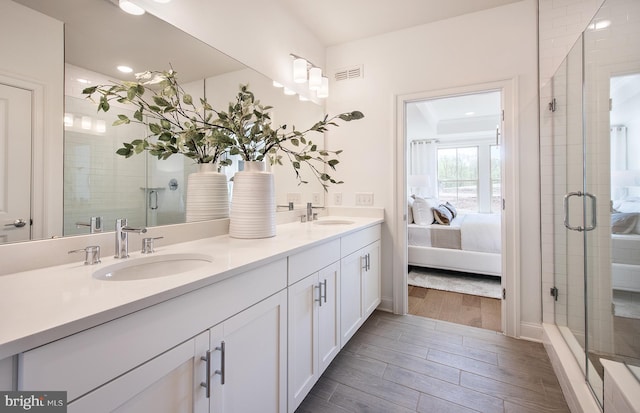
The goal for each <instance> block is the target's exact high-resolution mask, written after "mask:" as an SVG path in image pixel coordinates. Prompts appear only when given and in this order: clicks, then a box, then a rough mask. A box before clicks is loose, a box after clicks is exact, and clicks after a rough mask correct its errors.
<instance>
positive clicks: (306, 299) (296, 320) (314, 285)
mask: <svg viewBox="0 0 640 413" xmlns="http://www.w3.org/2000/svg"><path fill="white" fill-rule="evenodd" d="M321 292H322V291H321V287H320V284H319V283H318V273H315V274H313V275H310V276H308V277H307V278H304V279H302V280H300V281H298V282H297V283H295V284H293V285H291V286H289V297H288V302H289V308H288V312H289V360H288V364H289V369H288V370H289V377H288V382H289V412H293V411H295V409H296V408H297V407H298V406H299V405H300V403H301V402H302V400H304V398H305V396H306V395H307V394H308V393H309V390H311V388H312V387H313V385H314V384H315V382H316V381H317V380H318V378H319V377H320V372H319V368H318V345H317V344H318V313H319V312H318V309H319V306H318V304H319V303H320V299H321V298H320V295H321Z"/></svg>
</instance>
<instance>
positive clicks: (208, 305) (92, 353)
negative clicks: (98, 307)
mask: <svg viewBox="0 0 640 413" xmlns="http://www.w3.org/2000/svg"><path fill="white" fill-rule="evenodd" d="M286 270H287V267H286V260H284V259H283V260H279V261H276V262H272V263H269V264H266V265H264V266H263V267H261V268H259V269H256V270H251V271H247V272H245V273H242V274H239V275H236V276H233V277H230V278H228V279H226V280H224V281H220V282H218V283H215V284H212V285H209V286H207V287H204V288H201V289H199V290H196V291H193V292H190V293H188V294H184V295H181V296H179V297H176V298H173V299H171V300H168V301H165V302H163V303H160V304H157V305H155V306H152V307H148V308H145V309H144V310H141V311H138V312H135V313H133V314H130V315H128V316H125V317H121V318H119V319H116V320H113V321H110V322H108V323H105V324H102V325H99V326H96V327H93V328H90V329H88V330H85V331H82V332H80V333H77V334H74V335H72V336H69V337H65V338H63V339H61V340H58V341H55V342H53V343H49V344H47V345H44V346H42V347H38V348H36V349H33V350H30V351H27V352H25V353H22V354H21V355H20V359H19V372H18V389H19V390H61V391H67V398H68V400H69V401H73V400H75V399H76V398H78V397H79V396H81V395H83V394H85V393H87V392H89V391H91V390H93V389H95V388H96V387H98V386H100V385H102V384H104V383H106V382H108V381H110V380H112V379H114V378H115V377H118V376H120V375H122V374H124V373H126V372H127V371H129V370H131V369H132V368H134V367H136V366H139V365H141V364H142V363H144V362H146V361H147V360H149V359H151V358H153V357H155V356H157V355H158V354H161V353H163V352H165V351H166V350H168V349H170V348H172V347H173V346H175V345H176V344H177V343H180V342H183V341H185V340H187V339H189V338H190V337H194V336H195V335H196V334H198V333H200V332H201V331H204V330H205V329H207V328H209V327H210V326H212V325H215V324H218V323H220V322H221V321H223V320H225V319H227V318H229V317H231V316H233V315H235V314H237V313H239V312H240V311H242V310H244V309H245V308H248V307H250V306H251V305H253V304H255V303H257V302H259V301H261V300H263V299H265V298H266V297H269V296H270V295H273V294H275V293H276V292H278V291H280V290H282V289H284V288H286ZM239 292H240V294H239Z"/></svg>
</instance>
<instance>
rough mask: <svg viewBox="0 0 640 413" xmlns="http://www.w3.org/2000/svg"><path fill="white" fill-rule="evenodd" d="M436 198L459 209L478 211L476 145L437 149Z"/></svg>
mask: <svg viewBox="0 0 640 413" xmlns="http://www.w3.org/2000/svg"><path fill="white" fill-rule="evenodd" d="M492 178H493V173H492ZM438 198H439V199H440V201H441V202H447V201H448V202H450V203H452V204H453V205H455V206H456V208H458V209H459V210H461V211H478V147H477V146H471V147H460V148H441V149H438Z"/></svg>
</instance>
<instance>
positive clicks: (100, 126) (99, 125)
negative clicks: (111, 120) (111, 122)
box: [96, 119, 107, 133]
mask: <svg viewBox="0 0 640 413" xmlns="http://www.w3.org/2000/svg"><path fill="white" fill-rule="evenodd" d="M106 131H107V124H106V122H105V121H104V120H102V119H98V120H96V132H98V133H105V132H106Z"/></svg>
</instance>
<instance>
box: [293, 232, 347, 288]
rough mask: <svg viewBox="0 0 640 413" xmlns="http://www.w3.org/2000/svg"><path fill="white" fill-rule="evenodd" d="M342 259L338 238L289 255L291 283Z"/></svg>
mask: <svg viewBox="0 0 640 413" xmlns="http://www.w3.org/2000/svg"><path fill="white" fill-rule="evenodd" d="M339 259H340V240H339V239H336V240H333V241H329V242H327V243H325V244H322V245H318V246H316V247H313V248H309V249H308V250H305V251H302V252H299V253H297V254H294V255H292V256H290V257H289V285H291V284H295V283H296V282H298V281H300V280H301V279H303V278H304V277H306V276H308V275H310V274H313V273H314V272H316V271H320V270H321V269H323V268H324V267H326V266H327V265H329V264H332V263H334V262H336V261H338V260H339Z"/></svg>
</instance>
